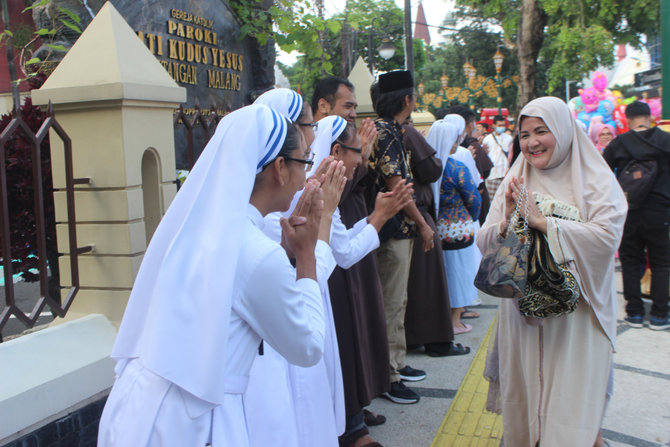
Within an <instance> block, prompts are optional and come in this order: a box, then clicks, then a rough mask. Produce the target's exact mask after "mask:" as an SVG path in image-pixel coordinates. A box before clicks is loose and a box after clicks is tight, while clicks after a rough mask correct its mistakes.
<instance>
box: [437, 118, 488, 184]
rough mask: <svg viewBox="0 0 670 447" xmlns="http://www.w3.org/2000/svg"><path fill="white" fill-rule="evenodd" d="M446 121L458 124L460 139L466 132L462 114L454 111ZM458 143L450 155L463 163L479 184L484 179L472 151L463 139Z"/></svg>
mask: <svg viewBox="0 0 670 447" xmlns="http://www.w3.org/2000/svg"><path fill="white" fill-rule="evenodd" d="M444 122H445V123H450V124H453V125H454V126H456V128H457V129H458V132H459V133H458V137H459V139H460V136H461V135H463V132H465V119H463V117H462V116H461V115H456V114H453V113H452V114H449V115H447V116H445V117H444ZM458 143H459V146H458V147H456V151H455V152H454V153H453V154H451V155H449V157H451V158H453V159H454V160H458V161H460V162H461V163H463V164H464V165H465V166H466V167H467V168H468V171H469V172H470V176H471V177H472V181H473V182H475V185H476V186H479V185H480V184H481V183H482V182H483V180H482V176H481V174H480V173H479V170H478V169H477V163H475V159H474V158H473V157H472V154H471V153H470V151H469V150H467V149H466V148H464V147H462V146H461V145H460V143H461V141H459V142H458Z"/></svg>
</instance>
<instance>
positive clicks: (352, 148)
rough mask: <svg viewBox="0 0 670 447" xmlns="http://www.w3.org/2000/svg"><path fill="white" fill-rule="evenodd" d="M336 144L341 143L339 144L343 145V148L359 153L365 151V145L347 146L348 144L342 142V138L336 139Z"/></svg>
mask: <svg viewBox="0 0 670 447" xmlns="http://www.w3.org/2000/svg"><path fill="white" fill-rule="evenodd" d="M335 144H339V145H340V146H342V147H343V148H345V149H349V150H350V151H354V152H358V153H359V154H362V153H363V147H362V146H361V147H353V146H347V145H346V144H344V143H343V142H341V141H340V140H335V141H334V142H333V145H335Z"/></svg>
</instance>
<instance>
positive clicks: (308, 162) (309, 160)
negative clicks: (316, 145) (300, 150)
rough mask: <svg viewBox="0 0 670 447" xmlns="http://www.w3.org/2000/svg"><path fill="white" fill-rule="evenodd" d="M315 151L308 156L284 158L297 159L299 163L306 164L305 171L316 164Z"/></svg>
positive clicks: (286, 158) (285, 158) (288, 158)
mask: <svg viewBox="0 0 670 447" xmlns="http://www.w3.org/2000/svg"><path fill="white" fill-rule="evenodd" d="M314 155H315V154H314V152H312V153H311V154H309V155H308V156H307V158H293V157H284V160H289V161H297V162H298V163H304V164H305V171H309V170H310V168H311V167H312V166H314Z"/></svg>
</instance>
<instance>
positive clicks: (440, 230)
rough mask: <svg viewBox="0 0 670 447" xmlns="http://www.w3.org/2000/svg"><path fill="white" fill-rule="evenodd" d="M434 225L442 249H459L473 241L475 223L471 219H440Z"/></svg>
mask: <svg viewBox="0 0 670 447" xmlns="http://www.w3.org/2000/svg"><path fill="white" fill-rule="evenodd" d="M435 227H436V228H437V235H438V236H439V238H440V241H442V250H460V249H461V248H466V247H469V246H470V245H472V244H473V243H474V242H475V223H474V222H473V220H472V219H468V220H461V221H459V222H451V221H450V220H448V219H440V220H438V221H437V224H436V225H435Z"/></svg>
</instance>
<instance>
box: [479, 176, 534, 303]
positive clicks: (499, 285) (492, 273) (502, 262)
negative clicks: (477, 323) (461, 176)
mask: <svg viewBox="0 0 670 447" xmlns="http://www.w3.org/2000/svg"><path fill="white" fill-rule="evenodd" d="M520 202H523V203H520ZM521 206H523V207H524V208H525V211H526V212H525V213H524V218H523V219H521V218H520V213H519V209H520V207H521ZM527 215H528V192H527V191H526V186H525V185H521V200H520V201H517V202H516V204H515V206H514V212H513V213H512V216H511V217H510V220H509V223H508V225H507V231H506V234H505V237H504V238H503V237H501V236H499V237H498V238H496V240H495V242H494V243H493V244H491V245H490V246H489V247H488V248H487V250H486V252H485V253H483V256H482V261H481V263H480V264H479V271H477V276H475V281H474V284H475V287H477V288H478V289H479V290H481V291H482V292H484V293H487V294H489V295H492V296H497V297H500V298H521V297H523V296H525V295H526V282H527V279H526V278H527V273H528V254H529V251H530V247H531V242H532V241H531V238H532V233H531V232H530V231H529V228H528V221H527V220H526V217H525V216H527Z"/></svg>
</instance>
